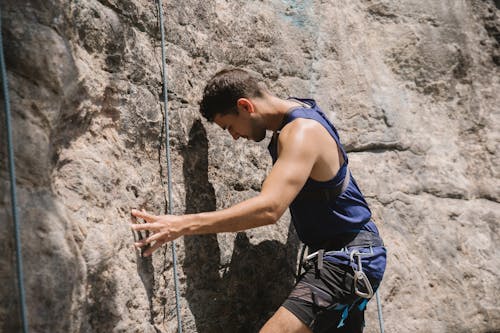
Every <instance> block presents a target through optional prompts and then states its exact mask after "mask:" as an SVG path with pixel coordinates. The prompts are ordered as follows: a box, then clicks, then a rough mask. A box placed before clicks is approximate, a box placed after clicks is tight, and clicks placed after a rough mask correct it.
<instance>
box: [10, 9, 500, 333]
mask: <svg viewBox="0 0 500 333" xmlns="http://www.w3.org/2000/svg"><path fill="white" fill-rule="evenodd" d="M499 6H500V5H499V3H498V1H492V0H459V1H455V0H446V1H438V0H418V1H417V0H402V1H394V0H391V1H390V0H356V1H347V0H338V1H313V0H297V1H292V0H282V1H278V0H273V1H221V0H217V1H192V0H186V1H183V2H171V1H169V2H166V3H164V8H165V14H166V33H167V64H168V86H169V87H168V98H169V104H168V111H169V114H170V122H171V123H170V133H171V136H172V138H171V145H172V152H171V154H172V171H173V172H172V180H173V202H172V207H173V211H174V212H175V213H185V212H188V213H189V212H198V211H205V210H213V209H220V208H224V207H227V206H229V205H231V204H233V203H236V202H238V201H240V200H242V199H245V198H248V197H251V196H253V195H255V194H256V193H258V191H259V189H260V186H261V183H262V181H263V179H264V177H265V174H266V172H267V171H268V170H269V168H270V164H271V163H270V158H269V157H268V156H267V151H266V146H265V143H262V144H253V143H249V142H246V141H245V140H239V141H237V142H233V141H232V139H231V138H230V136H228V135H227V134H224V133H222V132H221V131H220V130H219V129H217V128H216V127H215V126H214V125H213V124H208V123H206V122H205V121H204V120H202V119H200V116H199V115H198V112H197V103H198V101H199V99H200V97H201V90H202V88H203V86H204V83H205V81H206V80H207V79H208V78H209V77H210V76H211V75H212V74H213V73H214V72H215V71H217V70H218V69H221V68H224V67H225V66H230V65H232V66H240V67H244V68H247V69H249V70H251V71H253V72H255V73H256V74H257V75H259V76H260V77H261V78H262V79H263V80H264V81H265V82H266V84H267V85H268V87H269V88H270V89H271V90H273V91H274V92H276V93H277V94H278V95H280V96H283V97H285V96H290V95H291V96H298V97H307V96H313V97H314V98H315V99H317V101H318V102H319V103H320V105H321V106H322V108H323V109H324V110H325V111H326V112H327V114H328V116H329V117H330V119H331V120H332V121H333V122H334V123H335V124H336V126H337V127H338V129H339V131H340V134H341V137H342V139H343V142H344V143H345V146H346V148H347V149H348V151H349V153H350V154H349V156H350V163H351V166H352V170H353V173H354V176H355V177H356V179H357V181H358V183H359V184H360V186H361V188H362V189H363V191H364V192H365V194H366V196H367V198H368V200H369V202H370V205H371V207H372V210H373V213H374V217H375V219H376V221H377V224H378V225H379V227H380V230H381V232H382V235H383V236H384V238H385V241H386V244H387V247H388V250H389V261H388V268H387V272H386V277H385V281H384V283H383V285H382V287H381V290H380V292H381V297H382V300H383V305H384V308H383V310H384V315H385V324H386V332H388V333H391V332H436V333H438V332H439V333H441V332H483V333H486V332H497V331H499V330H500V315H499V314H500V304H499V302H498V300H497V296H498V295H500V289H499V285H500V284H499V280H500V278H499V268H500V261H499V258H500V253H499V250H498V246H497V245H498V243H499V241H500V240H499V218H500V205H499V199H500V177H499V170H500V168H499V153H498V152H499V142H500V119H499V113H500V109H499V107H498V105H500V94H499V91H500V82H499V81H500V75H499V66H500V51H499V50H500V49H499V42H500V40H499V39H500V37H499V36H500V33H499V30H500V20H499ZM1 10H2V24H3V26H2V33H3V37H4V43H5V55H6V59H7V67H8V78H9V84H10V94H11V101H12V111H13V124H14V140H15V147H14V148H15V153H16V167H17V176H18V177H17V185H18V191H19V206H20V207H19V210H20V218H21V223H22V243H23V254H24V262H25V284H26V295H27V303H28V318H29V322H30V328H31V332H82V333H83V332H85V333H90V332H175V331H176V318H175V295H174V292H173V269H172V259H171V258H172V257H171V253H170V249H171V245H169V246H168V247H167V248H165V249H163V250H160V251H158V252H157V253H156V254H155V255H154V256H153V258H150V259H143V258H141V257H140V254H139V253H137V252H136V251H135V250H134V249H133V247H132V242H133V239H134V235H133V233H132V232H131V231H130V229H129V223H130V215H129V211H130V209H131V208H144V209H147V210H149V211H152V212H156V213H162V212H165V207H166V205H167V200H166V198H167V193H166V191H167V186H166V184H167V176H166V164H165V147H164V134H165V128H164V110H163V109H162V105H161V101H162V94H163V92H162V87H161V76H160V73H161V58H160V54H161V49H160V32H159V27H158V17H157V12H156V5H155V2H153V1H145V0H122V1H118V0H99V1H97V0H80V1H60V0H59V1H58V0H48V1H39V0H38V1H37V0H29V1H23V2H19V1H14V0H6V1H3V2H2V8H1ZM2 105H3V104H2ZM2 107H3V106H2ZM0 121H1V122H0V133H2V140H1V142H2V144H1V145H0V161H2V163H0V221H1V225H2V229H3V232H2V233H1V234H0V253H1V254H2V256H1V257H0V283H1V285H2V288H0V332H15V331H18V330H19V319H18V318H19V314H18V299H17V287H16V282H15V278H16V273H15V261H14V256H15V252H14V251H15V250H14V240H13V226H12V222H11V212H10V196H9V183H8V173H7V155H6V146H5V140H4V132H5V125H4V113H3V112H0ZM175 246H176V248H177V253H178V262H179V279H180V289H181V307H182V317H183V322H184V323H183V326H184V331H185V332H200V333H210V332H256V331H257V330H258V328H259V327H260V326H261V325H262V324H263V323H264V322H265V320H266V319H267V318H268V317H269V316H270V315H271V314H272V313H273V311H274V310H275V309H276V308H277V306H279V304H280V302H281V301H282V299H283V298H284V297H285V295H286V294H287V292H288V291H289V290H290V288H291V286H292V284H293V272H294V270H295V260H296V256H297V252H298V241H297V238H296V236H295V234H294V232H293V230H292V229H291V228H290V226H289V217H288V215H285V216H284V217H283V218H282V219H281V220H280V222H279V223H278V224H276V225H274V226H270V227H265V228H260V229H254V230H249V231H247V232H241V233H238V234H219V235H207V236H196V237H185V238H183V239H180V240H178V241H176V242H175ZM367 323H368V326H367V329H366V332H367V333H371V332H377V318H376V306H375V302H373V303H371V304H370V305H369V307H368V315H367Z"/></svg>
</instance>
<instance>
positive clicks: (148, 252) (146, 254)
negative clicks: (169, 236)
mask: <svg viewBox="0 0 500 333" xmlns="http://www.w3.org/2000/svg"><path fill="white" fill-rule="evenodd" d="M163 243H164V242H162V241H157V242H156V243H154V244H153V245H152V246H151V247H150V248H149V249H147V250H146V251H144V253H143V254H142V255H143V256H144V257H149V256H150V255H151V254H152V253H153V252H154V251H156V250H157V249H158V248H159V247H160V246H162V245H163Z"/></svg>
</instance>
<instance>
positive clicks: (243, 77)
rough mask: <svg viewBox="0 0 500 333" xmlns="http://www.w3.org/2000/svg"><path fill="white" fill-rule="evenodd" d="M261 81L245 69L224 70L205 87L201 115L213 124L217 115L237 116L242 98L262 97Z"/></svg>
mask: <svg viewBox="0 0 500 333" xmlns="http://www.w3.org/2000/svg"><path fill="white" fill-rule="evenodd" d="M262 92H263V88H261V87H260V86H259V81H258V80H257V79H256V78H255V77H253V76H252V75H251V74H250V73H248V72H247V71H245V70H243V69H238V68H229V69H223V70H221V71H220V72H218V73H217V74H215V75H214V76H213V77H212V78H211V79H210V80H209V81H208V83H207V85H206V86H205V90H204V91H203V99H202V100H201V102H200V112H201V114H202V115H203V116H204V117H205V118H206V119H207V120H208V121H210V122H212V121H213V120H214V118H215V116H216V115H217V114H219V115H226V114H231V113H233V114H237V113H238V109H237V105H236V103H237V101H238V99H240V98H252V97H262Z"/></svg>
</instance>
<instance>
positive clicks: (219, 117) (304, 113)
mask: <svg viewBox="0 0 500 333" xmlns="http://www.w3.org/2000/svg"><path fill="white" fill-rule="evenodd" d="M200 112H201V113H202V114H203V116H204V117H205V118H207V120H208V121H213V122H215V123H216V124H217V125H219V126H220V127H221V128H222V129H224V130H227V131H228V132H229V133H230V134H231V135H232V137H233V138H234V139H235V140H237V139H238V138H240V137H243V138H246V139H249V140H254V141H257V142H258V141H261V140H263V139H264V138H265V136H266V131H268V130H270V131H273V132H274V135H273V138H272V140H271V143H270V144H269V151H270V153H271V156H272V158H273V163H274V164H273V168H272V169H271V171H270V173H269V175H268V176H267V178H266V180H265V181H264V183H263V185H262V190H261V192H260V194H259V195H258V196H256V197H253V198H251V199H248V200H245V201H243V202H241V203H239V204H236V205H234V206H232V207H230V208H227V209H223V210H220V211H216V212H204V213H199V214H189V215H183V216H172V215H164V216H155V215H151V214H148V213H146V212H141V211H137V210H133V211H132V214H133V215H134V216H136V217H139V218H143V219H144V220H145V221H146V222H148V223H146V224H134V225H132V228H133V229H134V230H138V231H140V230H149V231H151V232H152V233H153V234H152V235H151V236H150V237H148V238H147V239H144V240H142V241H139V242H137V243H136V244H135V245H136V246H137V247H146V246H150V247H149V248H148V249H146V250H145V252H144V255H150V254H151V253H153V252H154V251H155V250H156V249H158V248H159V247H160V246H161V245H163V244H165V243H166V242H168V241H171V240H174V239H176V238H178V237H180V236H183V235H194V234H208V233H219V232H237V231H241V230H245V229H249V228H255V227H260V226H264V225H268V224H272V223H276V221H278V219H279V218H280V217H281V215H282V214H283V213H284V212H285V210H286V209H287V208H288V207H290V212H291V215H292V221H293V223H294V225H295V229H296V230H297V233H298V235H299V237H300V239H301V240H302V241H303V242H304V243H305V244H306V245H307V246H308V247H309V253H311V254H310V255H308V257H307V258H306V262H305V268H306V272H305V273H304V274H302V275H301V276H300V278H299V281H298V283H297V284H296V286H295V287H294V289H293V291H292V292H291V294H290V296H289V297H288V298H287V300H285V302H284V303H283V305H282V306H281V307H280V308H279V309H278V310H277V312H276V313H275V314H274V315H273V317H271V319H269V321H268V322H267V323H266V324H265V325H264V327H263V328H262V329H261V333H276V332H284V333H289V332H290V333H291V332H297V333H298V332H304V333H306V332H349V333H355V332H362V330H363V326H364V307H365V306H366V302H367V301H368V299H369V298H370V297H371V296H372V295H373V290H375V289H376V288H377V287H378V285H379V284H380V281H381V279H382V275H383V272H384V269H385V261H386V251H385V248H384V247H383V244H382V240H381V239H380V237H379V236H378V230H377V228H376V226H375V224H374V223H373V221H372V220H371V212H370V210H369V208H368V205H367V203H366V201H365V199H364V198H363V195H362V194H361V192H360V190H359V188H358V186H357V184H356V182H355V180H354V178H353V177H352V176H351V175H350V172H349V170H348V168H347V162H348V159H347V155H346V153H345V151H344V149H343V147H342V146H341V144H340V139H339V137H338V134H337V131H336V130H335V128H334V127H333V125H332V124H331V123H330V122H329V121H328V120H327V118H326V117H325V115H324V114H323V113H322V112H321V111H320V110H319V108H318V106H317V105H316V103H315V102H314V101H313V100H299V99H281V98H278V97H276V96H274V95H273V94H271V93H270V92H269V91H268V90H267V89H266V88H264V87H263V86H262V85H261V84H260V83H259V82H258V81H257V80H256V79H255V78H254V77H253V76H252V75H250V74H249V73H248V72H246V71H244V70H241V69H227V70H223V71H221V72H219V73H217V74H216V75H215V76H214V77H213V78H212V79H211V80H210V81H209V82H208V83H207V86H206V87H205V90H204V94H203V99H202V101H201V103H200Z"/></svg>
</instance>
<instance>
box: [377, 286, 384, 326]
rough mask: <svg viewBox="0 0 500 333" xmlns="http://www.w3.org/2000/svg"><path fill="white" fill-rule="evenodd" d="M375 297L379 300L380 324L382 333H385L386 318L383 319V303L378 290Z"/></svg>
mask: <svg viewBox="0 0 500 333" xmlns="http://www.w3.org/2000/svg"><path fill="white" fill-rule="evenodd" d="M375 296H376V298H377V312H378V324H379V327H380V333H384V318H383V317H382V302H381V301H380V295H379V293H378V289H377V291H376V292H375Z"/></svg>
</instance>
